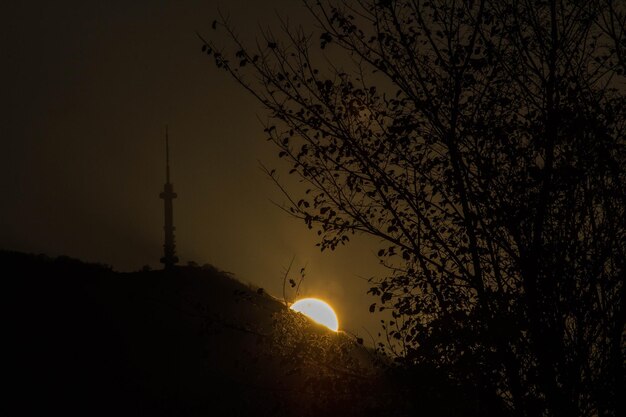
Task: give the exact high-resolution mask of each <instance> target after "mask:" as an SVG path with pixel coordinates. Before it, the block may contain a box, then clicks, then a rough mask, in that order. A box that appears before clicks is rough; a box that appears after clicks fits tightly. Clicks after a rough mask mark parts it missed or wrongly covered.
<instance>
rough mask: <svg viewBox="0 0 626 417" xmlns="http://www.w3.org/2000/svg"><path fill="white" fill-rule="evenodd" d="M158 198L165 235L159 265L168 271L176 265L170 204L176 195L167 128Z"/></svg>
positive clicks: (172, 211)
mask: <svg viewBox="0 0 626 417" xmlns="http://www.w3.org/2000/svg"><path fill="white" fill-rule="evenodd" d="M159 197H161V198H162V199H163V212H164V215H165V223H164V225H163V231H164V233H165V235H164V241H163V257H162V258H161V263H162V264H163V267H164V268H165V269H166V270H168V269H172V268H173V267H174V265H176V263H177V262H178V257H177V256H176V242H175V240H174V230H176V228H175V227H174V208H173V204H172V203H173V200H174V199H175V198H176V197H177V194H176V193H175V192H174V185H173V184H172V183H170V144H169V132H168V128H167V126H166V127H165V185H163V192H162V193H161V194H160V195H159Z"/></svg>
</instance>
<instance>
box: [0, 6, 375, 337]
mask: <svg viewBox="0 0 626 417" xmlns="http://www.w3.org/2000/svg"><path fill="white" fill-rule="evenodd" d="M218 6H219V7H220V8H221V9H222V10H224V11H229V13H230V15H231V16H232V18H233V21H235V22H237V26H238V27H239V28H240V31H241V33H242V35H244V36H248V37H252V36H253V33H254V32H255V31H256V30H257V27H258V25H259V24H264V25H265V24H269V25H271V24H273V23H275V22H276V18H275V11H276V10H278V11H279V12H280V13H281V14H282V15H284V16H287V17H289V19H290V20H291V21H293V22H297V21H298V20H299V19H302V18H304V17H305V11H304V10H303V9H302V8H301V6H300V3H299V2H298V1H294V0H272V1H264V2H257V1H245V0H231V1H223V2H221V4H220V3H218V2H217V1H215V0H204V1H200V0H197V1H194V0H184V1H180V0H179V1H174V0H170V1H162V0H150V1H147V0H143V1H138V0H134V1H118V0H109V1H106V2H96V1H88V2H85V1H57V2H49V1H35V2H3V4H2V5H1V6H0V21H1V23H0V24H1V26H0V34H1V38H0V45H1V48H0V51H1V53H2V59H1V62H2V65H1V66H0V77H1V78H0V79H1V80H2V94H1V97H2V101H1V106H2V108H1V113H0V114H1V120H0V137H1V140H2V150H1V151H0V164H1V167H2V171H1V172H0V173H1V175H0V189H1V190H2V193H3V195H2V199H1V203H0V248H2V249H10V250H19V251H26V252H35V253H46V254H49V255H53V256H56V255H69V256H72V257H77V258H80V259H83V260H86V261H94V262H102V263H106V264H110V265H112V266H113V267H114V268H115V269H117V270H122V271H125V270H137V269H139V268H141V267H142V266H143V265H146V264H149V265H151V266H152V267H154V268H157V267H159V263H158V260H159V257H160V256H161V252H162V246H161V245H162V240H163V237H162V225H163V218H162V216H163V211H162V210H163V209H162V201H161V200H160V199H159V198H158V195H159V192H160V191H161V189H162V185H163V182H164V166H163V162H164V161H163V159H164V155H163V153H164V149H163V147H164V144H163V141H164V131H165V125H166V124H168V125H169V129H170V141H171V152H172V156H171V163H172V182H173V183H174V188H175V190H176V191H177V192H178V195H179V197H178V199H177V200H175V204H174V216H175V224H176V227H177V236H176V237H177V249H178V254H179V257H180V258H181V261H182V263H186V262H187V261H190V260H193V261H196V262H198V263H199V264H203V263H206V262H208V263H211V264H213V265H215V266H217V267H219V268H221V269H223V270H227V271H230V272H233V273H234V274H235V275H236V276H237V277H238V278H239V279H240V280H242V281H245V282H250V283H253V284H255V285H258V286H261V287H264V288H265V289H266V290H267V291H268V292H270V293H271V294H273V295H276V296H280V295H281V288H282V272H283V270H284V268H285V267H286V266H287V265H288V264H289V261H290V259H291V257H292V256H295V257H296V261H295V263H294V272H297V270H299V268H300V267H301V266H304V265H305V264H306V265H307V280H306V282H305V284H304V285H303V287H304V293H305V295H310V296H317V297H320V298H323V299H325V300H327V301H328V302H330V303H331V304H332V305H333V306H334V307H335V309H336V311H337V312H338V314H339V316H340V317H339V318H340V324H341V325H342V327H344V328H347V329H349V330H351V331H353V332H358V333H360V334H363V330H362V326H366V327H367V328H368V329H369V330H370V331H372V332H374V331H375V330H376V323H377V322H378V320H379V318H378V317H375V316H373V315H371V314H369V313H368V312H367V309H368V306H369V304H370V303H371V302H373V301H375V300H374V299H373V298H371V297H370V296H367V295H366V294H365V292H366V290H367V288H369V285H368V284H367V282H365V281H364V280H363V279H362V278H359V277H369V276H371V275H373V274H376V273H379V272H380V271H381V269H380V267H379V266H378V263H377V260H376V259H375V257H374V254H373V253H374V251H373V249H371V248H370V247H371V246H372V245H371V244H368V242H365V241H363V242H361V241H358V240H356V241H355V242H353V243H352V244H351V245H350V246H349V247H347V248H340V249H338V250H337V251H336V252H334V253H327V252H323V253H320V252H319V249H318V248H316V247H315V243H316V237H317V236H316V235H315V234H314V233H313V232H311V231H309V230H308V229H307V228H306V227H305V225H304V224H303V223H301V222H299V221H297V220H295V219H293V218H290V217H289V216H288V215H286V214H285V213H283V212H282V211H280V210H279V209H278V208H276V207H275V206H274V205H273V204H272V203H271V202H270V201H271V200H274V201H277V202H281V201H282V200H283V199H282V197H281V196H280V194H279V193H278V192H277V189H276V188H275V186H274V185H273V184H272V183H271V182H270V181H269V180H268V179H267V178H266V177H264V174H263V173H262V172H261V171H260V169H259V163H258V161H259V160H261V161H262V162H263V163H265V164H266V165H269V166H278V162H277V158H276V153H277V152H276V150H275V149H274V148H273V147H272V145H271V144H269V143H268V142H266V141H265V137H264V134H263V131H262V126H261V124H260V122H259V118H261V119H264V118H265V115H264V113H263V110H262V109H261V108H260V107H259V106H258V105H257V103H256V102H255V101H254V100H253V99H252V98H251V97H249V96H248V95H247V94H246V93H245V92H244V91H243V90H242V89H240V88H239V87H238V86H237V85H236V84H235V83H234V82H233V81H232V80H230V79H229V78H228V77H227V76H226V74H225V73H222V72H220V71H218V70H217V69H215V67H214V66H213V65H212V63H211V62H210V60H209V58H207V57H206V56H205V55H203V54H202V53H201V51H200V47H201V44H200V42H199V40H198V39H197V37H196V35H195V32H196V31H198V32H200V33H206V34H209V35H210V33H211V29H210V25H211V22H212V21H213V19H214V17H215V16H216V14H217V7H218ZM285 176H286V174H283V177H285Z"/></svg>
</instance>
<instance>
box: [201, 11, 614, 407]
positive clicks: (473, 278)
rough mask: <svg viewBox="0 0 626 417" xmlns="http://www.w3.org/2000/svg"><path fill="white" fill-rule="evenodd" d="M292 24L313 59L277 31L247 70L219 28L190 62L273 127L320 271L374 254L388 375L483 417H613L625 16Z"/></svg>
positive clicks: (436, 14) (425, 16)
mask: <svg viewBox="0 0 626 417" xmlns="http://www.w3.org/2000/svg"><path fill="white" fill-rule="evenodd" d="M305 6H306V7H307V8H308V10H309V12H310V15H311V16H312V18H313V19H314V21H315V23H316V24H317V25H318V27H319V28H321V33H320V34H319V41H317V40H316V38H315V37H314V35H311V34H309V33H308V32H306V31H305V30H304V29H302V28H301V27H295V28H294V27H291V26H289V25H288V24H287V23H286V22H283V26H282V28H281V31H280V34H279V35H275V34H274V33H273V32H272V31H271V30H267V31H265V32H264V33H263V34H262V39H260V40H257V44H256V46H255V47H252V48H248V47H246V46H245V45H244V43H243V41H242V40H241V39H240V38H239V37H238V36H237V34H236V32H235V29H234V27H233V26H232V24H231V22H230V21H229V20H228V19H227V18H224V17H223V16H222V18H221V20H219V21H218V22H217V23H216V24H214V29H217V30H218V32H216V35H215V36H216V37H217V39H220V40H218V41H216V40H205V39H204V38H201V39H202V41H203V51H205V52H206V53H208V54H209V55H211V56H212V57H213V58H214V60H215V64H216V65H217V67H218V68H221V69H224V70H225V71H227V72H228V73H229V74H230V75H231V76H232V77H233V78H234V79H235V81H236V82H238V83H239V84H240V85H241V86H243V87H244V88H245V89H247V90H248V91H249V92H250V93H251V94H252V95H254V96H255V97H256V98H257V99H258V100H259V101H260V102H261V103H262V104H263V105H264V106H265V108H266V109H267V110H268V112H269V116H270V120H271V122H270V123H269V124H268V126H266V129H265V131H266V133H267V135H268V139H269V140H270V141H272V142H273V143H274V144H275V145H276V146H277V147H278V148H279V153H278V156H279V157H280V158H283V159H285V160H287V161H288V162H289V163H290V164H291V166H292V169H291V171H290V173H292V174H295V175H296V176H298V177H299V179H300V180H302V181H303V182H304V183H305V184H306V185H307V187H306V189H305V190H304V189H303V190H300V189H297V188H288V187H287V186H285V185H283V184H282V183H280V182H279V181H278V178H277V176H276V173H275V172H276V171H275V170H269V169H268V170H267V173H268V174H269V175H270V176H271V177H272V178H273V179H274V180H275V181H276V183H277V185H278V186H279V187H281V189H282V190H283V191H284V193H285V195H286V197H287V200H288V202H289V204H288V205H287V206H285V207H284V209H285V210H287V211H288V212H290V213H291V214H293V215H294V216H297V217H300V218H301V219H302V220H303V221H304V222H305V223H306V225H307V226H308V228H310V229H316V230H317V233H318V234H319V235H320V243H319V245H320V247H321V250H324V249H327V248H328V249H331V250H332V249H335V248H336V247H337V246H338V245H342V244H345V243H346V242H348V241H349V236H350V235H351V234H354V233H363V234H367V235H371V236H373V237H375V238H377V239H378V240H379V242H380V250H379V251H378V256H379V258H380V259H381V261H382V262H383V263H384V264H385V265H387V266H388V268H389V275H388V276H386V277H382V278H381V279H380V280H378V281H376V282H375V285H374V286H373V287H372V288H371V293H372V294H373V295H375V296H378V297H380V302H379V304H377V305H374V306H372V308H371V310H375V309H376V308H378V309H386V308H391V309H392V312H393V316H394V319H393V320H392V321H391V322H388V323H385V325H386V331H387V332H388V335H389V336H390V337H391V340H392V342H393V343H392V344H391V346H393V347H394V349H398V350H397V353H398V360H399V361H400V362H401V363H403V364H405V365H406V366H409V367H410V366H415V367H424V366H426V367H430V368H432V369H437V370H439V372H442V374H443V375H448V376H449V378H450V380H451V381H454V382H455V383H458V384H460V385H461V386H466V387H468V389H472V390H473V391H474V392H475V393H476V394H475V404H474V408H475V410H476V413H478V414H480V413H484V412H485V410H488V409H489V408H490V407H491V405H492V403H493V398H494V397H497V398H499V401H500V402H501V403H502V406H503V407H505V408H506V409H507V410H508V411H509V412H510V413H512V414H513V415H520V416H526V415H528V416H531V415H546V416H556V415H572V416H574V415H577V416H595V415H602V416H605V415H606V416H611V415H623V414H624V403H623V400H620V394H619V393H620V392H623V391H624V359H625V347H624V333H625V330H624V323H625V321H624V320H625V314H626V311H625V307H624V306H625V301H626V300H625V299H624V292H625V291H626V289H625V287H624V275H625V271H624V262H625V257H626V213H625V207H626V186H625V181H624V180H625V176H626V173H625V166H626V164H625V162H626V161H625V158H626V146H625V145H626V144H625V135H624V129H625V128H626V117H625V116H626V96H625V90H626V78H625V72H626V61H625V59H624V57H625V56H626V32H625V30H624V28H625V27H626V10H625V8H626V6H625V5H624V3H623V2H617V1H611V0H592V1H585V2H581V1H575V0H564V1H556V0H541V1H539V0H537V1H532V0H526V1H515V0H503V1H486V0H483V1H480V0H475V1H463V2H461V1H454V0H436V1H424V2H421V1H401V0H356V1H347V2H344V1H332V0H322V1H315V2H313V1H310V2H309V1H306V2H305ZM220 31H221V32H220ZM213 39H215V38H213ZM224 44H226V46H225V47H223V46H222V45H224ZM228 45H230V46H228ZM229 51H231V52H232V53H229ZM325 58H326V59H325ZM468 392H469V391H468ZM498 407H499V406H496V409H497V408H498ZM487 414H488V412H487Z"/></svg>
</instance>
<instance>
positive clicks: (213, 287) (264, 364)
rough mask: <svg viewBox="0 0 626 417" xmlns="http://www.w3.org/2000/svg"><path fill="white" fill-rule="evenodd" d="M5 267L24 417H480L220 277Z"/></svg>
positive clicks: (13, 367) (434, 385)
mask: <svg viewBox="0 0 626 417" xmlns="http://www.w3.org/2000/svg"><path fill="white" fill-rule="evenodd" d="M0 265H2V270H3V277H4V278H3V293H4V294H5V297H6V298H7V301H8V303H6V304H5V305H7V306H8V307H9V308H8V315H7V319H8V322H9V324H10V328H11V332H10V337H8V338H7V341H6V342H5V344H8V345H9V346H10V347H11V348H10V349H9V352H10V355H8V356H7V357H6V358H7V359H8V364H9V373H8V377H7V375H5V377H6V380H8V381H10V384H11V388H10V391H9V392H10V394H9V395H7V398H8V399H9V402H10V403H14V404H15V405H16V407H15V409H17V410H20V414H19V415H44V414H50V413H53V414H60V415H82V416H105V415H106V416H113V415H115V416H209V415H228V416H231V415H235V416H236V415H242V416H248V415H249V416H270V415H271V416H316V415H322V414H323V415H326V416H350V415H360V416H362V415H365V416H367V415H380V416H395V415H400V416H401V415H472V414H475V413H476V411H478V410H477V409H476V402H475V397H473V396H469V397H468V396H467V394H466V393H464V392H463V391H462V390H460V389H459V388H458V387H457V388H453V387H452V386H451V385H450V384H449V383H448V382H447V381H445V379H442V377H441V376H438V375H436V373H434V372H429V371H427V370H421V371H420V372H417V371H408V370H403V371H402V372H400V371H398V370H394V369H393V367H391V366H389V364H384V362H385V361H384V359H383V358H381V357H379V356H376V355H374V354H373V352H372V351H370V350H369V349H366V348H365V347H363V346H361V345H359V344H358V343H357V342H356V341H355V340H354V339H353V338H351V337H349V336H347V335H345V334H341V333H340V334H335V333H332V332H329V331H327V330H325V329H323V328H321V327H319V326H317V325H314V324H312V323H311V322H309V321H307V320H306V319H304V318H303V317H302V316H300V315H296V314H293V313H291V312H290V311H288V310H287V309H286V308H285V307H284V305H283V304H282V303H281V302H279V301H278V300H276V299H274V298H272V297H270V296H268V295H267V294H265V292H264V291H263V290H262V289H253V288H251V287H250V286H248V285H244V284H242V283H241V282H239V281H236V280H235V279H233V278H232V277H230V276H229V275H228V274H225V273H222V272H220V271H218V270H216V269H215V268H213V267H210V266H205V267H181V268H178V269H176V270H174V271H172V272H168V273H166V272H163V271H142V272H135V273H118V272H115V271H113V270H111V269H110V268H109V267H106V266H103V265H97V264H87V263H83V262H80V261H77V260H74V259H70V258H67V257H59V258H56V259H52V258H48V257H45V256H42V255H27V254H21V253H15V252H0ZM7 342H8V343H7ZM416 372H417V373H416ZM416 375H418V377H416ZM483 406H484V405H483ZM483 411H485V409H483Z"/></svg>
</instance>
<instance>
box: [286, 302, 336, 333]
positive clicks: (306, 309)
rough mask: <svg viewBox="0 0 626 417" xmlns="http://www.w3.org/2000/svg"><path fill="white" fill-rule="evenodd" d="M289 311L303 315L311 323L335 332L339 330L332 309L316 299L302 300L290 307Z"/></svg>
mask: <svg viewBox="0 0 626 417" xmlns="http://www.w3.org/2000/svg"><path fill="white" fill-rule="evenodd" d="M291 309H292V310H294V311H297V312H299V313H302V314H304V315H305V316H307V317H309V318H310V319H312V320H313V321H315V322H317V323H319V324H321V325H323V326H326V327H328V328H329V329H330V330H332V331H334V332H336V331H337V330H339V320H337V315H336V314H335V311H334V310H333V308H332V307H331V306H330V305H328V303H326V302H325V301H322V300H319V299H317V298H303V299H302V300H298V301H296V302H295V303H293V304H292V305H291Z"/></svg>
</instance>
